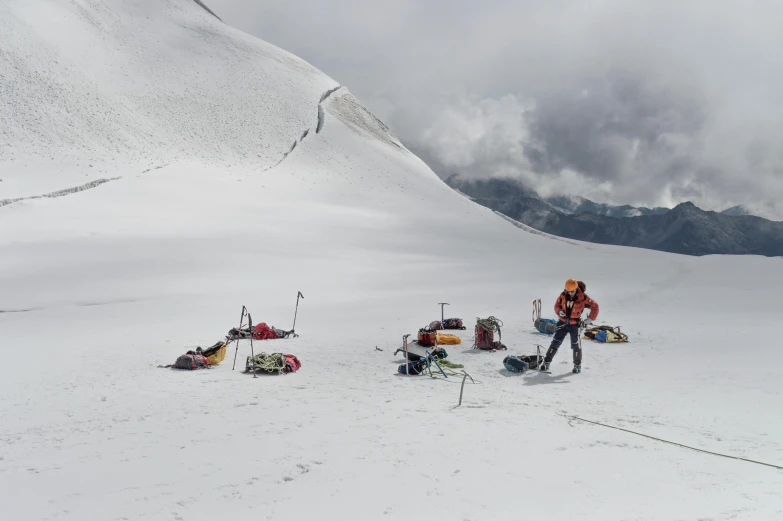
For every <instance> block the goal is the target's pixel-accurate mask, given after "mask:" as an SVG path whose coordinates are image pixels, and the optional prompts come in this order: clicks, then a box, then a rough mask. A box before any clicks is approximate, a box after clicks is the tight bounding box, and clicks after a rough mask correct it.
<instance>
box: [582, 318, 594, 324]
mask: <svg viewBox="0 0 783 521" xmlns="http://www.w3.org/2000/svg"><path fill="white" fill-rule="evenodd" d="M592 323H593V321H592V320H591V319H590V317H587V318H586V319H585V321H584V324H585V325H586V326H589V325H590V324H592Z"/></svg>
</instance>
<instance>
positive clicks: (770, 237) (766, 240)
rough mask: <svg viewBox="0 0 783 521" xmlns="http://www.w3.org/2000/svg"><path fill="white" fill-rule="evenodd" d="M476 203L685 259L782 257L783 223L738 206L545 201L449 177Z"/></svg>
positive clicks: (512, 187) (515, 188) (542, 225)
mask: <svg viewBox="0 0 783 521" xmlns="http://www.w3.org/2000/svg"><path fill="white" fill-rule="evenodd" d="M446 183H447V184H448V185H449V186H451V187H452V188H454V189H456V190H458V191H459V192H461V193H463V194H464V195H466V196H467V197H470V198H471V199H473V200H474V201H476V202H477V203H479V204H481V205H483V206H486V207H488V208H491V209H493V210H496V211H498V212H500V213H502V214H504V215H506V216H508V217H510V218H512V219H514V220H517V221H519V222H521V223H523V224H526V225H528V226H531V227H533V228H535V229H537V230H540V231H542V232H546V233H550V234H552V235H557V236H560V237H567V238H570V239H577V240H581V241H588V242H596V243H601V244H615V245H619V246H635V247H638V248H647V249H651V250H661V251H668V252H672V253H681V254H685V255H711V254H731V255H765V256H769V257H773V256H783V222H777V221H769V220H767V219H762V218H761V217H755V216H752V215H748V212H747V209H746V208H744V207H742V206H735V207H732V208H729V209H727V210H724V211H723V212H711V211H704V210H701V209H700V208H697V207H696V206H695V205H694V204H693V203H690V202H686V203H682V204H679V205H677V206H676V207H674V208H672V209H668V208H652V209H651V208H643V207H642V208H636V207H633V206H627V205H625V206H610V205H606V204H601V203H596V202H593V201H590V200H589V199H584V198H581V197H565V196H557V197H550V198H542V197H540V196H539V195H538V194H537V193H536V192H535V191H533V190H530V189H529V188H527V187H525V186H523V185H522V184H520V183H519V182H517V181H515V180H512V179H501V178H495V179H487V180H467V179H462V178H461V177H459V176H457V175H453V176H451V177H449V178H448V179H446Z"/></svg>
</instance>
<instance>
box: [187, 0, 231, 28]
mask: <svg viewBox="0 0 783 521" xmlns="http://www.w3.org/2000/svg"><path fill="white" fill-rule="evenodd" d="M193 1H194V2H196V3H197V4H198V5H200V6H201V7H202V8H203V9H204V10H205V11H206V12H208V13H209V14H211V15H212V16H214V17H215V18H217V19H218V20H220V21H221V22H223V20H222V19H221V18H220V17H219V16H218V15H216V14H215V13H214V12H213V11H212V9H210V8H209V7H207V6H206V5H204V2H202V1H201V0H193ZM224 23H225V22H224Z"/></svg>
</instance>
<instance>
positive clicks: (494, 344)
mask: <svg viewBox="0 0 783 521" xmlns="http://www.w3.org/2000/svg"><path fill="white" fill-rule="evenodd" d="M502 326H503V322H502V321H501V320H500V319H497V318H495V317H492V316H490V317H488V318H485V319H482V318H476V333H475V337H474V341H473V349H482V350H484V351H496V350H499V349H506V346H504V345H503V343H502V342H501V340H502V338H503V336H502V334H501V332H500V328H501V327H502ZM495 331H497V333H498V339H497V341H495Z"/></svg>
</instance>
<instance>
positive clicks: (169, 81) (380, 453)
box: [0, 0, 783, 521]
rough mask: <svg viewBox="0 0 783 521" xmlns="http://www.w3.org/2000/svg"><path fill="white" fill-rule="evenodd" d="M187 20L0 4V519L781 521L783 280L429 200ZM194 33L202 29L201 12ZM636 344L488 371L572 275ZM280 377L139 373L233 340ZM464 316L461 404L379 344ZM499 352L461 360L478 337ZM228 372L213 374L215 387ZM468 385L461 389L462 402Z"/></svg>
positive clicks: (394, 153) (57, 5)
mask: <svg viewBox="0 0 783 521" xmlns="http://www.w3.org/2000/svg"><path fill="white" fill-rule="evenodd" d="M209 7H212V8H213V11H214V15H213V14H212V13H210V12H208V11H207V10H205V9H204V8H203V6H202V5H200V2H194V1H192V0H124V1H122V2H118V1H116V0H114V1H109V0H73V1H69V2H64V1H62V2H60V1H42V0H41V1H30V0H12V1H9V0H6V1H4V2H2V3H0V35H2V37H1V38H0V99H2V102H0V172H1V173H0V178H2V182H0V199H2V200H3V203H2V205H1V206H0V288H2V291H0V348H2V349H3V354H4V356H3V361H4V363H5V370H4V371H3V375H2V378H0V395H1V396H2V400H0V417H2V422H0V505H2V506H0V512H2V518H3V519H14V520H33V519H35V520H43V519H55V518H56V519H65V520H69V519H73V520H85V519H151V520H168V519H187V520H189V521H190V520H200V519H204V520H207V519H209V520H214V519H235V520H242V519H258V518H265V519H275V520H287V519H297V520H299V519H313V518H318V519H357V520H359V519H361V520H368V519H386V520H394V519H399V520H402V519H405V520H408V519H443V520H453V519H475V520H481V519H493V520H504V519H519V517H520V515H521V514H520V513H521V512H523V513H524V517H532V518H542V519H601V520H621V519H623V520H624V519H645V520H648V519H649V520H652V519H656V520H657V519H729V518H730V519H738V520H741V519H745V520H757V519H777V518H779V517H781V515H783V498H781V496H780V494H779V490H781V489H783V475H781V473H780V471H779V470H776V469H775V468H771V467H768V466H762V465H759V464H757V463H752V462H749V461H743V460H738V459H730V458H723V457H719V456H715V455H711V454H707V453H703V452H697V451H694V450H691V449H687V448H683V447H678V446H674V445H670V444H666V443H663V442H659V441H656V440H654V439H650V438H645V437H642V436H638V435H636V434H633V433H630V432H623V431H619V430H615V429H611V428H607V427H603V426H600V425H595V424H591V423H587V422H584V421H581V420H575V419H573V418H571V417H572V416H579V417H581V418H584V419H586V420H591V421H597V422H600V423H603V424H605V425H610V426H614V427H621V428H625V429H628V430H630V431H634V432H638V433H642V434H646V435H649V436H653V437H656V438H660V439H662V440H669V441H674V442H677V443H681V444H683V445H687V446H691V447H695V448H700V449H704V450H708V451H712V452H716V453H721V454H727V455H730V456H736V457H741V458H746V459H750V460H755V461H761V462H765V463H771V464H777V465H780V464H782V463H783V440H781V439H780V438H779V436H777V435H776V433H777V432H780V431H781V430H783V420H782V419H781V416H780V415H779V414H778V410H779V404H780V401H781V394H783V385H781V383H780V378H779V375H778V371H777V368H778V367H781V365H782V364H781V363H782V362H783V354H781V350H780V349H779V348H778V346H777V345H776V343H775V342H774V341H770V339H769V333H770V331H769V330H768V328H766V327H764V326H765V325H766V324H776V320H777V317H778V312H777V310H776V307H775V306H774V305H768V303H772V302H774V299H775V297H776V292H777V288H778V287H780V286H781V284H783V266H781V264H780V259H770V258H762V257H755V256H751V257H721V256H713V257H705V258H695V257H686V256H679V255H671V254H665V253H661V252H655V251H648V250H641V249H635V248H623V247H614V246H602V245H595V244H588V243H581V242H577V241H572V240H563V239H559V238H556V237H552V236H549V235H546V234H542V233H538V232H535V231H534V230H530V229H529V228H527V227H525V226H524V225H523V224H521V223H518V222H510V220H508V219H505V218H502V217H501V216H498V215H497V214H496V213H494V212H493V211H492V210H490V209H488V208H484V207H482V206H480V205H477V204H475V203H474V202H472V201H470V200H469V199H467V198H465V197H463V196H461V195H460V194H458V193H457V192H455V191H454V190H452V189H451V188H449V187H448V186H446V185H445V184H444V183H442V182H441V181H440V180H439V179H438V178H437V176H436V175H435V174H434V173H433V172H432V171H431V170H430V169H429V168H427V166H426V165H425V164H424V163H423V162H422V161H421V160H420V159H419V158H417V157H416V156H415V155H413V154H411V153H410V152H409V151H408V150H406V149H405V147H404V146H402V145H401V143H400V142H399V140H397V138H396V137H395V136H394V135H393V133H392V132H390V130H389V129H388V128H387V127H386V126H385V125H384V124H383V123H382V122H380V121H379V120H378V119H377V118H375V117H374V116H373V115H372V114H371V113H370V112H369V111H367V109H365V108H364V106H363V105H362V103H361V101H360V100H358V99H356V98H355V97H354V96H352V95H351V94H350V92H349V89H348V88H346V87H344V86H342V87H341V86H340V84H339V83H338V82H337V81H335V80H333V79H331V78H329V77H328V76H326V75H324V74H322V73H321V72H320V71H318V70H316V69H314V68H313V67H311V66H310V65H308V64H307V63H305V62H303V61H302V60H300V59H298V58H296V57H295V56H292V55H290V54H289V53H287V52H285V51H283V50H280V49H278V48H276V47H274V46H272V45H269V44H267V43H265V42H262V41H259V40H257V39H254V38H251V37H250V36H248V35H246V34H243V33H241V32H239V31H236V30H234V29H232V28H231V27H229V26H227V25H226V24H225V23H223V22H222V21H221V20H220V19H219V18H218V16H219V15H220V12H219V6H209ZM215 15H217V16H215ZM571 276H575V277H578V278H580V279H582V280H584V281H586V282H587V285H588V292H589V293H590V294H591V296H592V297H593V298H595V299H596V300H597V301H598V302H599V303H600V306H601V312H600V316H599V321H606V322H608V323H611V324H613V325H620V326H622V328H623V331H624V332H626V333H627V334H628V335H629V336H630V338H631V342H630V343H628V344H623V345H608V344H594V343H588V341H586V340H585V341H584V351H585V355H584V356H585V358H584V364H583V367H584V368H583V373H582V374H580V375H573V374H572V373H571V372H570V368H571V360H570V359H571V354H570V352H569V351H570V349H569V347H568V346H564V347H563V348H562V349H561V350H560V353H559V354H558V356H557V358H556V359H555V363H554V364H553V367H552V368H553V373H552V374H551V375H547V374H530V373H527V374H523V375H513V374H511V373H508V372H507V371H506V370H505V369H504V368H503V365H502V360H503V357H504V356H505V355H506V354H512V353H513V354H519V353H531V352H535V349H536V347H535V344H543V345H546V344H548V342H549V337H547V336H543V335H540V334H537V333H535V331H534V330H533V329H532V327H531V319H530V315H529V313H530V309H529V308H530V302H531V301H532V300H533V299H534V298H542V299H543V301H544V315H545V316H551V315H552V313H553V312H552V311H551V308H552V304H553V301H554V299H555V297H556V296H557V295H558V293H559V292H560V291H561V289H562V285H563V282H564V281H565V279H567V278H568V277H571ZM297 291H301V292H302V294H303V295H304V297H305V298H304V300H302V301H300V302H299V307H298V312H297V313H298V314H297V321H296V331H297V333H299V335H300V336H299V337H298V338H293V339H288V340H273V341H265V342H256V343H255V344H254V349H255V350H256V352H258V351H265V352H285V353H293V354H295V355H296V356H297V357H298V358H299V359H300V360H301V361H302V368H301V369H300V370H299V371H298V372H297V373H295V374H291V375H286V376H265V377H259V378H253V377H252V376H249V375H245V374H242V373H241V369H242V367H243V366H244V360H245V357H246V356H247V355H249V354H250V349H249V346H248V345H246V344H245V343H243V344H241V345H240V346H239V348H238V351H234V346H231V350H230V351H229V354H228V357H227V358H226V360H225V361H224V362H223V363H222V364H220V365H218V366H216V367H214V368H212V369H209V370H202V371H195V372H187V371H182V372H177V371H172V370H170V369H165V368H159V367H158V366H159V365H165V364H170V363H172V362H173V361H174V360H175V359H176V357H177V356H178V355H180V354H182V353H183V352H184V351H185V350H187V349H189V348H193V347H195V346H196V345H201V346H206V345H211V344H212V343H214V342H215V341H218V340H221V339H222V338H223V337H224V335H225V334H226V332H227V331H228V330H229V328H231V327H235V326H237V325H238V320H239V316H238V315H239V313H240V309H241V306H242V305H247V306H248V308H249V309H250V311H251V312H252V315H253V319H254V321H255V322H261V321H263V322H267V323H269V324H270V325H272V326H275V327H279V328H284V329H288V328H290V327H291V325H292V321H293V318H294V306H295V299H296V295H297ZM438 302H449V303H450V306H449V307H447V308H446V313H447V314H448V315H452V316H459V317H462V318H464V319H465V321H466V323H467V326H468V329H467V330H466V331H463V332H460V333H459V334H460V336H461V338H462V340H463V343H462V344H461V345H458V346H452V347H450V348H448V350H449V353H450V355H449V360H451V361H452V362H454V363H459V364H463V365H464V366H465V367H464V368H465V370H466V371H467V372H468V373H470V375H471V376H472V377H473V378H474V379H475V383H471V381H470V380H468V381H467V383H466V385H465V388H464V396H463V401H462V405H461V406H460V407H458V408H455V406H456V405H457V402H458V400H459V394H460V385H458V384H457V379H456V378H454V377H452V378H449V379H448V380H434V379H430V378H429V377H427V376H421V377H403V376H399V375H398V374H397V366H398V364H399V363H400V357H399V355H396V356H395V354H394V351H395V349H396V348H397V347H399V345H400V343H401V339H402V335H404V334H408V333H413V334H414V335H415V333H416V331H417V330H418V328H420V327H422V326H424V325H425V324H427V323H428V322H430V321H431V320H433V319H435V318H436V317H438V316H439V313H440V309H439V307H438V306H437V303H438ZM490 315H492V316H495V317H498V318H500V319H501V320H502V321H503V322H504V327H503V336H502V339H503V343H504V344H506V345H507V346H509V350H508V352H495V353H491V352H483V351H478V350H474V349H471V344H472V341H471V338H470V337H471V332H472V331H471V330H472V326H473V324H474V323H475V318H476V317H487V316H490ZM235 354H236V357H237V358H236V365H237V369H236V370H232V364H233V358H234V356H235ZM459 383H461V382H459Z"/></svg>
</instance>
